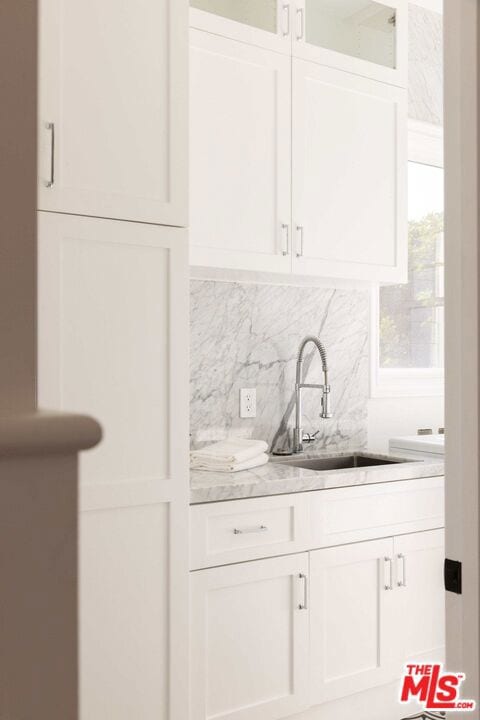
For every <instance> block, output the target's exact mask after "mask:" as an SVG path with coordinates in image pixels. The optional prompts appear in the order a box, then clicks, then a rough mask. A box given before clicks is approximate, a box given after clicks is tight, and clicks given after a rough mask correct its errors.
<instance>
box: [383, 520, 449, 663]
mask: <svg viewBox="0 0 480 720" xmlns="http://www.w3.org/2000/svg"><path fill="white" fill-rule="evenodd" d="M394 551H395V565H396V578H395V585H396V588H397V590H398V591H399V592H397V599H398V602H399V611H400V613H401V618H402V622H401V632H400V633H399V637H398V639H399V645H398V647H399V649H401V657H400V658H399V665H398V668H397V672H398V675H401V673H402V671H403V665H404V664H405V663H406V662H425V661H428V662H432V661H436V662H443V661H444V659H445V658H444V656H445V589H444V582H443V561H444V558H445V540H444V531H443V530H432V531H430V532H422V533H414V534H412V535H400V536H398V537H396V538H395V539H394Z"/></svg>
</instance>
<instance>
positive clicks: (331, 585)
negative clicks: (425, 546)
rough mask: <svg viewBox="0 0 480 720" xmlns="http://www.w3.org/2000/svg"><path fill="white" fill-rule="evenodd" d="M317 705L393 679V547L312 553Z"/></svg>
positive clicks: (378, 544)
mask: <svg viewBox="0 0 480 720" xmlns="http://www.w3.org/2000/svg"><path fill="white" fill-rule="evenodd" d="M310 574H311V592H310V647H311V665H310V686H311V702H312V705H317V704H319V703H322V702H325V701H327V700H334V699H336V698H340V697H344V696H345V695H350V694H351V693H355V692H360V691H361V690H366V689H368V688H371V687H374V686H376V685H382V684H383V683H386V682H388V681H389V680H390V679H391V678H392V674H393V661H394V658H393V657H392V648H393V647H394V646H395V643H396V640H397V630H396V628H397V623H398V618H397V617H396V615H395V613H396V609H397V608H396V603H395V599H396V598H395V593H394V592H393V587H394V585H393V583H394V571H393V542H392V540H391V539H386V540H374V541H372V542H363V543H356V544H352V545H344V546H341V547H333V548H326V549H324V550H316V551H315V552H312V553H310Z"/></svg>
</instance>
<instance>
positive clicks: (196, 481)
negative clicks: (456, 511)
mask: <svg viewBox="0 0 480 720" xmlns="http://www.w3.org/2000/svg"><path fill="white" fill-rule="evenodd" d="M352 454H354V453H353V452H336V453H333V452H316V453H315V452H305V453H302V455H301V456H300V457H299V459H302V460H305V459H308V458H314V457H319V458H335V457H346V456H351V455H352ZM357 454H358V455H365V454H367V455H368V456H369V457H375V458H378V459H382V458H392V457H394V456H389V455H381V454H378V453H368V452H366V451H362V452H358V453H357ZM395 459H402V458H398V457H397V458H395ZM291 460H293V458H292V457H288V458H283V459H279V458H272V459H271V461H270V462H269V463H268V464H267V465H262V466H261V467H258V468H253V469H252V470H243V471H241V472H236V473H223V472H210V471H206V470H192V471H191V472H190V503H191V504H197V503H207V502H219V501H222V500H238V499H241V498H250V497H262V496H265V495H282V494H285V493H294V492H307V491H308V490H330V489H333V488H342V487H351V486H354V485H368V484H374V483H385V482H395V481H398V480H414V479H416V478H423V477H436V476H439V475H443V474H444V463H443V461H439V460H429V459H427V460H420V461H419V460H406V461H405V462H399V463H395V464H392V465H372V466H369V467H358V468H342V469H337V470H321V471H319V470H307V469H305V468H298V467H293V466H292V465H290V464H288V461H291Z"/></svg>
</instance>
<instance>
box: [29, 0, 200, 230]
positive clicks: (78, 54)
mask: <svg viewBox="0 0 480 720" xmlns="http://www.w3.org/2000/svg"><path fill="white" fill-rule="evenodd" d="M39 21H40V34H39V37H40V75H39V193H38V203H39V208H40V209H41V210H53V211H57V212H66V213H75V214H79V215H94V216H98V217H107V218H118V219H126V220H138V221H144V222H152V223H160V224H164V225H180V226H183V225H186V224H187V222H186V220H187V208H186V197H187V193H186V187H187V170H188V168H187V137H188V117H187V113H186V107H187V100H188V98H187V93H188V83H187V70H188V68H187V60H186V59H187V43H188V4H187V0H140V1H139V2H121V3H119V2H117V0H82V2H78V1H77V0H41V2H40V16H39Z"/></svg>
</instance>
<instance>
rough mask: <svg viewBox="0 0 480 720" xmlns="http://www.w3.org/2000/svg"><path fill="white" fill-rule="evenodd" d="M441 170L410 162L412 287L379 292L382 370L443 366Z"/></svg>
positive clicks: (409, 272) (406, 285) (409, 282)
mask: <svg viewBox="0 0 480 720" xmlns="http://www.w3.org/2000/svg"><path fill="white" fill-rule="evenodd" d="M443 195H444V193H443V169H442V168H438V167H433V166H431V165H422V164H420V163H416V162H409V164H408V283H407V284H405V285H393V286H385V287H382V288H380V317H379V322H380V329H379V342H380V348H379V350H380V353H379V356H380V368H443V364H444V362H443V354H444V236H443Z"/></svg>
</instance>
